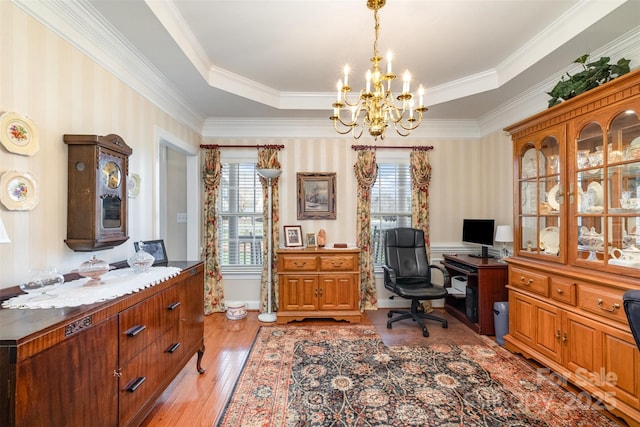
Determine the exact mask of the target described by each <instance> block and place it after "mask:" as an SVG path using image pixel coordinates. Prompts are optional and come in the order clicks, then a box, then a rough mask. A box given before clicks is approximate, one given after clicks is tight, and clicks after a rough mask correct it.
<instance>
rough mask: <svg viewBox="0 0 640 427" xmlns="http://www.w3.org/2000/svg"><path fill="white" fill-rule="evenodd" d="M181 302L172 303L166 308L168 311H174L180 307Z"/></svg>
mask: <svg viewBox="0 0 640 427" xmlns="http://www.w3.org/2000/svg"><path fill="white" fill-rule="evenodd" d="M180 304H181V302H180V301H178V302H174V303H173V304H171V305H170V306H169V307H167V308H168V309H169V310H170V311H173V310H175V309H176V308H178V307H180Z"/></svg>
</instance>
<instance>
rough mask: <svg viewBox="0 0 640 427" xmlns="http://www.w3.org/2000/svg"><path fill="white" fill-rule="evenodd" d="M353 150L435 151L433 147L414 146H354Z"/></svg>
mask: <svg viewBox="0 0 640 427" xmlns="http://www.w3.org/2000/svg"><path fill="white" fill-rule="evenodd" d="M351 148H352V149H353V150H355V151H362V150H370V149H374V150H376V149H378V148H391V149H394V148H396V149H403V150H418V151H429V150H433V146H432V145H414V146H411V147H410V146H406V145H352V146H351Z"/></svg>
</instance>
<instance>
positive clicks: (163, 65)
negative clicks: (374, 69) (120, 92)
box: [14, 0, 640, 127]
mask: <svg viewBox="0 0 640 427" xmlns="http://www.w3.org/2000/svg"><path fill="white" fill-rule="evenodd" d="M14 1H16V2H17V3H19V4H20V5H21V6H22V7H23V8H25V9H31V11H32V12H34V9H36V8H34V6H33V4H32V3H33V2H30V1H28V0H14ZM52 3H54V2H52ZM57 3H62V4H65V2H57ZM71 3H74V4H75V5H76V6H77V7H76V8H75V9H76V10H75V12H74V13H79V12H78V11H80V12H81V14H82V15H86V16H90V17H91V19H92V20H94V21H93V22H99V23H100V25H102V26H104V28H105V32H108V33H110V36H111V37H114V36H115V38H116V39H118V40H119V42H120V43H123V46H125V47H126V48H127V49H129V50H130V52H131V53H132V54H133V55H134V56H135V57H136V59H137V62H138V65H136V64H135V63H134V61H128V64H127V66H128V67H129V68H131V69H134V68H136V67H137V68H138V69H139V70H142V69H143V68H144V69H146V74H147V75H149V70H151V71H153V73H154V74H155V78H156V79H157V81H159V82H161V83H162V85H166V87H167V88H170V90H169V92H171V96H172V97H173V98H175V99H178V100H179V101H180V103H181V104H182V105H183V106H184V107H185V108H186V109H187V110H189V111H190V112H191V114H192V115H193V116H194V117H197V118H198V119H199V120H202V122H203V123H204V121H206V120H210V119H212V118H218V119H220V118H241V119H242V120H247V119H265V118H297V119H307V118H308V119H316V118H322V119H325V120H327V122H326V123H327V126H329V127H330V126H331V124H330V122H329V121H328V116H329V114H330V109H331V103H332V102H333V100H334V98H335V86H336V82H337V80H338V78H339V77H340V76H341V71H342V68H343V66H344V65H345V64H349V66H350V67H351V69H352V70H353V72H352V76H351V77H350V83H351V85H352V87H354V89H359V88H360V87H361V86H363V85H364V73H365V71H366V69H367V68H368V66H369V58H370V57H371V56H372V54H373V40H374V22H373V12H372V11H371V10H369V9H368V8H367V7H366V0H322V1H320V0H314V1H311V0H147V1H142V0H80V1H78V0H76V1H74V2H71ZM58 8H61V6H60V4H58V6H49V9H48V11H47V12H46V13H45V12H42V11H40V12H37V10H36V11H35V13H34V15H40V16H39V18H40V19H41V20H42V21H43V22H45V23H46V24H47V25H49V26H50V27H52V28H54V29H55V30H56V31H58V32H59V33H62V34H63V36H66V37H67V39H69V40H70V41H72V42H75V43H76V44H77V45H82V44H83V43H82V42H79V41H78V36H77V34H70V31H69V28H67V29H66V30H65V29H64V26H63V25H61V24H58V23H56V20H55V19H53V17H52V16H51V14H52V13H55V14H57V15H58V18H59V16H60V15H65V14H67V15H69V14H70V12H69V9H73V8H72V7H71V6H69V4H66V5H65V6H62V8H65V9H66V10H64V11H63V12H61V11H60V10H59V9H58ZM54 9H58V10H57V11H56V10H54ZM379 16H380V40H379V51H380V52H379V53H380V54H381V55H382V56H385V55H386V52H387V51H388V50H391V51H392V52H393V54H394V72H396V73H397V74H400V73H401V72H403V71H404V70H405V69H409V70H410V72H411V74H412V76H413V87H414V88H415V87H417V84H418V83H422V84H423V85H424V86H425V88H426V89H427V93H426V96H425V103H426V104H427V106H429V108H430V109H429V111H428V112H427V113H426V119H427V120H439V119H446V120H481V119H482V117H484V116H486V115H487V114H488V113H490V112H492V111H495V110H496V109H498V108H500V106H502V105H504V104H506V103H509V102H513V101H514V100H517V99H518V97H519V96H523V94H525V93H526V92H527V91H528V90H530V89H531V88H532V87H535V86H536V85H540V84H541V82H543V81H544V80H547V81H548V82H551V81H552V80H549V79H550V78H552V77H553V79H555V80H557V78H558V77H559V75H560V73H561V72H562V71H563V70H567V69H568V67H570V66H571V62H572V61H573V60H574V59H575V58H577V57H579V56H581V55H583V54H584V53H593V52H596V51H597V50H598V49H601V48H602V47H603V46H607V45H608V44H610V43H611V42H612V41H615V40H619V39H620V38H621V37H623V36H624V35H628V34H629V32H633V33H634V34H635V33H639V32H640V27H638V25H639V21H638V17H640V0H628V1H624V0H388V1H387V4H386V5H385V6H384V7H383V8H382V9H381V10H380V12H379ZM76 20H77V17H76ZM77 26H78V25H76V27H77ZM93 30H94V31H95V28H94V29H93ZM75 31H78V30H77V29H75ZM65 32H66V34H65ZM94 36H95V37H98V36H97V35H94ZM103 36H104V35H103ZM100 43H101V44H102V45H103V46H102V48H103V49H107V47H105V46H107V45H108V44H109V43H107V42H105V41H104V39H102V41H101V42H94V44H93V46H92V47H88V46H89V44H88V43H85V44H84V50H85V51H86V50H93V51H94V53H93V56H94V57H100V53H97V52H96V50H97V49H99V45H100ZM97 46H98V47H97ZM606 53H607V52H600V53H599V55H600V54H606ZM113 55H114V53H113V52H112V53H111V56H113ZM102 56H103V57H105V58H106V57H107V56H109V55H107V54H105V53H104V52H103V53H102ZM612 59H617V58H612ZM104 61H106V59H105V60H104ZM141 63H142V64H144V67H141V66H140V65H139V64H141ZM631 65H632V67H634V65H635V64H633V63H632V64H631ZM111 68H112V69H113V68H115V67H111ZM129 71H130V73H131V75H134V74H135V73H134V72H133V71H131V70H129ZM138 72H139V71H138ZM143 79H144V78H143ZM149 80H150V81H151V80H152V79H150V78H149ZM555 80H553V81H555ZM548 82H547V83H548ZM396 83H397V84H398V85H399V84H400V82H399V81H398V82H396ZM148 84H151V83H148ZM552 86H553V83H551V85H550V86H549V87H545V88H543V89H542V91H545V90H550V89H551V87H552ZM544 108H546V104H542V105H540V106H539V107H538V108H537V111H540V110H543V109H544Z"/></svg>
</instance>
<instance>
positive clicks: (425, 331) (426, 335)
mask: <svg viewBox="0 0 640 427" xmlns="http://www.w3.org/2000/svg"><path fill="white" fill-rule="evenodd" d="M422 336H423V337H428V336H429V331H427V330H426V329H425V330H424V331H422Z"/></svg>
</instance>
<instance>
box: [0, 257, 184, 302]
mask: <svg viewBox="0 0 640 427" xmlns="http://www.w3.org/2000/svg"><path fill="white" fill-rule="evenodd" d="M181 271H182V270H181V269H179V268H177V267H151V268H150V269H149V270H148V271H147V272H146V273H135V272H134V271H133V269H131V268H123V269H119V270H113V271H109V272H108V273H106V274H104V275H103V276H102V281H103V282H104V284H102V285H98V286H84V284H85V283H87V282H88V281H89V278H82V279H78V280H72V281H70V282H65V283H64V284H63V285H61V286H60V287H59V288H57V289H54V290H52V291H51V292H47V294H49V295H53V296H54V297H53V298H49V299H44V300H41V299H39V298H37V295H38V294H25V295H18V296H15V297H13V298H10V299H8V300H6V301H5V302H3V303H2V307H3V308H19V309H30V308H60V307H76V306H79V305H84V304H93V303H96V302H102V301H107V300H110V299H114V298H118V297H120V296H122V295H126V294H131V293H134V292H138V291H140V290H142V289H145V288H149V287H151V286H154V285H157V284H158V283H162V282H164V281H165V280H168V279H170V278H172V277H175V276H177V275H178V274H180V272H181Z"/></svg>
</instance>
